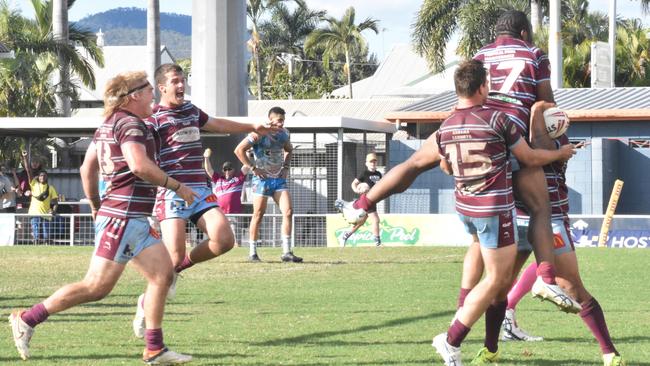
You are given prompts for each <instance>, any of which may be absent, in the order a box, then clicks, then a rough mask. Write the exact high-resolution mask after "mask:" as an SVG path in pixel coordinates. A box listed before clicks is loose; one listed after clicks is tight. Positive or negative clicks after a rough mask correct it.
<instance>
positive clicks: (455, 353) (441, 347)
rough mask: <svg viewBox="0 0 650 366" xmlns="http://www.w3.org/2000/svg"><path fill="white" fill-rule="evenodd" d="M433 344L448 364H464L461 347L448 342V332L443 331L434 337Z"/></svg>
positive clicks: (447, 365)
mask: <svg viewBox="0 0 650 366" xmlns="http://www.w3.org/2000/svg"><path fill="white" fill-rule="evenodd" d="M431 345H432V346H433V347H434V348H435V349H436V352H438V354H439V355H440V356H442V359H443V361H445V365H446V366H463V363H462V362H461V360H460V347H454V346H452V345H450V344H449V343H447V333H441V334H438V335H437V336H435V337H433V343H431Z"/></svg>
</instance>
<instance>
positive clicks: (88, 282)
mask: <svg viewBox="0 0 650 366" xmlns="http://www.w3.org/2000/svg"><path fill="white" fill-rule="evenodd" d="M124 267H125V265H124V264H120V263H116V262H113V261H110V260H108V259H105V258H102V257H97V256H93V257H92V259H91V260H90V267H89V268H88V272H87V273H86V276H85V277H84V279H83V280H82V281H81V282H77V283H72V284H69V285H66V286H63V287H61V288H60V289H58V290H57V291H56V292H55V293H54V294H52V295H51V296H50V297H48V298H47V299H45V301H43V305H45V309H47V312H48V313H49V314H50V315H51V314H55V313H59V312H61V311H64V310H66V309H69V308H71V307H73V306H75V305H79V304H84V303H87V302H92V301H99V300H101V299H103V298H104V297H106V295H108V294H109V293H110V292H111V290H113V287H114V286H115V284H116V283H117V280H118V279H119V278H120V275H122V272H123V271H124Z"/></svg>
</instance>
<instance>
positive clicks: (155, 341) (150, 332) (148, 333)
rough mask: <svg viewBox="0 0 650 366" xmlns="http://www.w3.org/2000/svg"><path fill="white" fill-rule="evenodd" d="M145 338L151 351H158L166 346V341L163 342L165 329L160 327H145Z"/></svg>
mask: <svg viewBox="0 0 650 366" xmlns="http://www.w3.org/2000/svg"><path fill="white" fill-rule="evenodd" d="M144 339H145V342H146V343H147V349H148V350H149V351H157V350H159V349H163V348H165V343H163V331H162V329H160V328H157V329H145V331H144Z"/></svg>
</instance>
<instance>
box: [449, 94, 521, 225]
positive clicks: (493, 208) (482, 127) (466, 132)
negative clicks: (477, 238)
mask: <svg viewBox="0 0 650 366" xmlns="http://www.w3.org/2000/svg"><path fill="white" fill-rule="evenodd" d="M436 134H437V135H436V138H437V142H438V147H439V149H440V152H441V154H443V155H444V156H445V157H446V158H447V160H448V161H449V162H450V163H451V168H452V170H453V175H454V178H455V180H456V189H455V191H456V192H455V194H456V210H457V211H458V212H459V213H461V214H463V215H465V216H470V217H489V216H496V215H499V214H501V213H504V212H511V211H512V210H513V209H514V207H515V203H514V197H513V194H512V170H511V167H510V163H509V162H508V149H509V148H510V147H513V146H514V145H516V144H517V143H519V142H521V141H523V140H522V138H521V134H520V133H519V131H518V130H517V128H516V127H515V126H514V125H513V124H512V123H510V121H509V119H508V117H507V116H506V115H505V114H503V113H501V112H498V111H495V110H492V109H489V108H485V107H483V106H474V107H470V108H464V109H456V111H454V113H452V114H451V116H449V117H448V118H447V119H446V120H445V121H444V122H443V123H442V125H441V126H440V129H439V130H438V131H437V132H436Z"/></svg>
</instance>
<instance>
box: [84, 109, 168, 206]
mask: <svg viewBox="0 0 650 366" xmlns="http://www.w3.org/2000/svg"><path fill="white" fill-rule="evenodd" d="M93 142H94V143H95V146H96V148H97V158H98V160H99V168H100V171H101V175H102V177H101V179H102V180H104V181H105V182H106V193H105V195H104V198H103V199H102V202H101V206H100V208H99V211H98V212H97V214H98V215H100V216H108V217H115V218H133V217H142V216H151V214H152V211H153V206H154V203H155V200H156V187H155V186H153V185H152V184H150V183H148V182H146V181H144V180H142V179H140V178H139V177H137V176H136V175H135V174H133V172H131V169H129V166H128V165H127V163H126V159H125V158H124V155H123V154H122V148H121V146H122V144H124V143H126V142H135V143H139V144H143V145H144V146H145V148H146V149H147V156H148V157H149V159H151V160H152V161H154V158H155V148H156V145H155V142H154V136H153V134H152V133H151V131H149V129H148V128H147V126H146V125H145V124H144V122H143V121H142V120H141V119H140V118H139V117H137V116H135V115H133V114H131V113H129V112H126V111H122V110H119V111H117V112H115V113H113V114H112V115H111V116H109V117H108V118H107V119H106V120H105V121H104V123H102V125H101V126H100V127H99V128H98V129H97V131H95V136H94V138H93Z"/></svg>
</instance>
